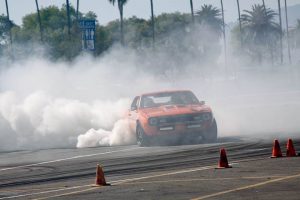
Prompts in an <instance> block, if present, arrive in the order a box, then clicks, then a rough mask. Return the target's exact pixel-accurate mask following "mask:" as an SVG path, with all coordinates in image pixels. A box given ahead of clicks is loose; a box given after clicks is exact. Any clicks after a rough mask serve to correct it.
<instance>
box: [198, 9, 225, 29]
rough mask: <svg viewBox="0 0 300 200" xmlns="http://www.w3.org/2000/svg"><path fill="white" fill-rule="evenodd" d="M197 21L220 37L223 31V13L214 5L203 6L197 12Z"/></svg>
mask: <svg viewBox="0 0 300 200" xmlns="http://www.w3.org/2000/svg"><path fill="white" fill-rule="evenodd" d="M196 20H197V21H198V22H199V23H200V24H201V25H203V26H207V27H209V28H211V29H212V30H213V31H215V32H216V33H217V34H218V35H220V34H221V33H222V31H223V21H222V18H221V11H220V10H219V9H218V8H216V7H213V6H212V5H206V4H205V5H203V6H201V9H200V10H198V11H197V12H196Z"/></svg>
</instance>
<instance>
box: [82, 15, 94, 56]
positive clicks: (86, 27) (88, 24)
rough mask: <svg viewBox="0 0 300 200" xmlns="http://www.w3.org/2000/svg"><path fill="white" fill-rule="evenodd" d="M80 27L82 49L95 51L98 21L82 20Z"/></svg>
mask: <svg viewBox="0 0 300 200" xmlns="http://www.w3.org/2000/svg"><path fill="white" fill-rule="evenodd" d="M79 27H80V29H81V36H82V37H81V39H82V40H81V41H82V49H84V50H91V51H94V50H95V31H96V21H95V20H91V19H87V20H80V21H79Z"/></svg>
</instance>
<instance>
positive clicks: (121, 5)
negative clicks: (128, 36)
mask: <svg viewBox="0 0 300 200" xmlns="http://www.w3.org/2000/svg"><path fill="white" fill-rule="evenodd" d="M108 1H109V2H110V3H112V4H113V5H115V3H116V0H108ZM117 1H118V8H119V13H120V37H121V44H122V45H124V20H123V8H124V5H125V4H126V3H127V2H128V0H117Z"/></svg>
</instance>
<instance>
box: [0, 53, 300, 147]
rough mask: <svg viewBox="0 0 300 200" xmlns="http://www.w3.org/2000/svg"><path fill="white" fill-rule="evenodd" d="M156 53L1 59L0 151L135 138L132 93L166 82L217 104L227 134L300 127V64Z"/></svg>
mask: <svg viewBox="0 0 300 200" xmlns="http://www.w3.org/2000/svg"><path fill="white" fill-rule="evenodd" d="M149 55H150V56H149ZM149 55H144V56H141V54H137V53H136V52H135V51H133V50H130V49H122V48H113V49H112V50H111V51H110V52H107V53H106V54H105V55H104V56H102V57H101V58H97V59H95V58H92V57H89V56H81V57H79V58H78V59H77V60H76V61H74V62H72V63H65V62H51V61H49V60H45V59H43V58H30V59H28V60H25V61H21V62H15V63H13V64H12V65H11V66H0V67H1V69H2V71H1V74H0V151H1V150H15V149H33V148H54V147H78V148H83V147H94V146H108V145H126V144H133V143H135V134H134V133H133V131H131V130H130V129H129V128H128V122H127V121H126V120H125V119H124V118H125V114H126V111H127V109H128V108H129V105H130V103H131V102H130V101H131V99H133V97H134V96H135V95H138V94H140V93H144V92H150V91H157V90H166V89H190V90H192V91H194V92H195V93H196V95H197V96H198V97H199V99H201V100H205V101H206V102H207V104H208V105H211V106H212V108H213V111H214V115H215V116H216V119H217V122H218V126H219V135H220V136H221V137H222V136H232V135H235V136H247V137H252V136H253V137H255V138H265V137H270V136H273V135H274V136H286V135H288V134H289V133H299V131H300V124H299V123H298V119H300V114H299V112H298V110H299V109H300V105H299V102H300V92H299V91H300V87H299V86H300V81H299V80H300V78H299V77H300V72H299V70H297V69H294V72H289V71H287V70H286V69H288V67H285V66H282V67H281V69H276V68H275V69H276V70H275V69H273V68H271V67H270V66H266V67H265V66H263V67H262V66H259V67H256V68H255V67H253V66H251V68H245V66H244V65H243V64H239V65H235V66H231V65H227V66H224V65H222V64H219V65H218V64H210V65H209V64H206V65H205V66H203V65H200V64H199V59H198V58H197V57H195V58H194V60H191V62H190V63H189V64H188V65H187V66H182V67H181V68H178V66H175V67H174V68H173V66H172V65H173V64H174V62H173V61H172V58H170V57H168V56H170V55H163V54H159V55H157V56H154V55H153V54H149ZM188 58H189V59H190V58H191V56H190V55H189V57H188ZM186 60H188V59H186ZM168 61H170V62H169V65H168ZM170 63H171V64H170ZM155 64H157V65H155ZM161 64H162V66H163V67H165V69H166V70H162V69H159V67H161ZM268 67H269V68H268ZM272 67H273V66H272ZM257 69H258V70H257Z"/></svg>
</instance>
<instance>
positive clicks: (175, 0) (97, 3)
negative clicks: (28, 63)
mask: <svg viewBox="0 0 300 200" xmlns="http://www.w3.org/2000/svg"><path fill="white" fill-rule="evenodd" d="M7 1H8V4H9V12H10V18H11V19H12V20H13V21H14V22H15V23H16V24H18V25H21V24H22V17H23V16H25V15H26V14H29V13H33V12H35V10H36V7H35V0H7ZM65 2H66V1H65V0H39V5H40V8H43V7H47V6H49V5H56V6H59V7H61V5H62V4H63V3H65ZM223 2H224V11H225V21H226V23H229V22H234V21H236V20H237V18H238V17H237V15H238V14H237V5H236V0H223ZM261 2H262V0H240V7H241V10H245V9H250V8H251V5H253V4H255V3H261ZM265 2H266V5H267V7H270V8H272V9H274V10H277V9H278V5H277V0H265ZM70 3H71V4H72V5H73V6H75V7H76V0H70ZM153 3H154V12H155V15H159V14H161V13H164V12H165V13H170V12H175V11H179V12H185V13H187V12H190V1H189V0H153ZM283 3H284V1H282V6H283V5H284V4H283ZM203 4H213V5H214V6H216V7H220V0H194V9H195V10H199V9H200V8H201V5H203ZM287 4H288V6H292V5H295V4H300V0H287ZM80 11H81V12H83V13H86V12H88V11H93V12H95V13H96V14H97V16H98V21H99V23H100V24H102V25H105V24H107V22H109V21H111V20H114V19H117V18H119V13H118V8H117V5H115V6H114V7H113V6H112V5H111V4H110V3H109V2H108V0H80ZM0 14H6V10H5V0H1V1H0ZM124 15H125V17H126V18H127V17H131V16H133V15H135V16H137V17H141V18H146V19H147V18H149V17H150V0H128V3H127V4H126V6H125V8H124Z"/></svg>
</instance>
